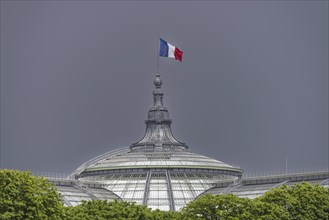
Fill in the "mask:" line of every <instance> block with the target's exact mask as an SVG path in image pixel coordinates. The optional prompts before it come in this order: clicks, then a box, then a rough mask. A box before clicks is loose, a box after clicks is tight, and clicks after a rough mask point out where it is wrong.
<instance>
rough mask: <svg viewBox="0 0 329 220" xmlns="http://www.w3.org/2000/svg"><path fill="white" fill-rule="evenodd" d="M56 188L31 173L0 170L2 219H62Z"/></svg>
mask: <svg viewBox="0 0 329 220" xmlns="http://www.w3.org/2000/svg"><path fill="white" fill-rule="evenodd" d="M63 218H65V216H64V211H63V203H62V200H61V199H60V196H59V194H58V193H57V190H56V188H55V187H54V186H53V185H52V184H51V183H49V181H48V180H46V179H44V178H39V177H35V176H32V175H31V173H30V172H28V171H25V172H20V171H15V170H0V219H3V220H6V219H15V220H20V219H24V220H30V219H31V220H32V219H33V220H38V219H49V220H52V219H54V220H57V219H63Z"/></svg>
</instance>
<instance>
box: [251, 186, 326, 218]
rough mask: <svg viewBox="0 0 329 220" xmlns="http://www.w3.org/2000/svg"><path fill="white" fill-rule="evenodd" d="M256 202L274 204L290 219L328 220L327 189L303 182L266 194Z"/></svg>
mask: <svg viewBox="0 0 329 220" xmlns="http://www.w3.org/2000/svg"><path fill="white" fill-rule="evenodd" d="M257 200H259V201H262V202H265V203H268V204H271V205H272V204H276V205H279V206H281V207H282V208H283V209H285V210H287V211H288V213H289V215H290V219H292V220H295V219H303V220H313V219H317V220H321V219H323V220H327V219H329V189H326V188H324V187H322V186H319V185H311V184H309V183H306V182H303V183H300V184H296V185H293V186H291V187H288V186H286V185H283V186H281V187H279V188H276V189H272V190H270V191H268V192H266V193H265V194H264V195H263V196H261V197H259V198H258V199H257Z"/></svg>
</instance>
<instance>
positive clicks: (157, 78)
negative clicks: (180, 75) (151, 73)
mask: <svg viewBox="0 0 329 220" xmlns="http://www.w3.org/2000/svg"><path fill="white" fill-rule="evenodd" d="M154 85H155V88H157V89H160V88H161V85H162V80H161V78H160V74H159V73H157V74H156V76H155V79H154Z"/></svg>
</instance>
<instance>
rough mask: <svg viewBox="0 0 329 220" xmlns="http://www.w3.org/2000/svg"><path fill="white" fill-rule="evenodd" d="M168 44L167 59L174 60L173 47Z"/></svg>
mask: <svg viewBox="0 0 329 220" xmlns="http://www.w3.org/2000/svg"><path fill="white" fill-rule="evenodd" d="M167 44H168V57H170V58H175V47H174V46H173V45H171V44H169V43H167Z"/></svg>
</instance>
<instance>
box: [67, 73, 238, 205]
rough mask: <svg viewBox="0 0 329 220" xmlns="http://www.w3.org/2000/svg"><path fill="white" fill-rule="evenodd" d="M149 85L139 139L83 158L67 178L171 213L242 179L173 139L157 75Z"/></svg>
mask: <svg viewBox="0 0 329 220" xmlns="http://www.w3.org/2000/svg"><path fill="white" fill-rule="evenodd" d="M154 84H155V87H156V88H155V90H154V91H153V97H154V106H152V107H151V108H150V109H149V112H148V118H147V120H146V121H145V123H146V132H145V135H144V137H143V138H142V139H141V140H140V141H138V142H136V143H133V144H132V145H130V146H129V147H124V148H118V149H116V150H114V151H110V152H108V153H105V154H103V155H100V156H98V157H96V158H94V159H92V160H90V161H87V162H86V163H84V164H82V165H81V166H80V167H79V168H78V169H77V170H75V171H74V172H73V173H72V174H71V176H72V177H74V178H76V179H78V180H79V181H88V182H89V181H92V182H97V183H99V184H102V186H103V187H104V188H106V189H107V190H108V191H111V192H113V193H114V194H115V195H117V196H118V197H120V198H121V199H122V200H125V201H132V202H136V203H138V204H144V205H147V206H148V207H150V208H153V209H160V210H173V211H175V210H180V209H181V208H182V207H184V206H185V205H186V204H187V203H188V202H190V201H192V200H194V199H195V198H196V197H197V196H198V195H200V194H201V193H203V192H205V191H206V190H209V189H210V188H212V187H213V186H215V185H216V183H217V182H219V181H222V180H232V179H233V180H235V179H238V178H241V176H242V170H241V169H240V168H238V167H234V166H231V165H228V164H226V163H223V162H221V161H218V160H216V159H212V158H210V157H207V156H203V155H200V154H196V153H193V152H191V151H190V150H189V148H188V147H187V145H186V144H185V143H182V142H180V141H178V140H177V139H176V138H175V137H174V136H173V134H172V132H171V119H170V118H169V112H168V110H167V108H166V107H164V106H163V92H162V90H161V85H162V81H161V79H160V75H157V76H156V79H155V81H154Z"/></svg>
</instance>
